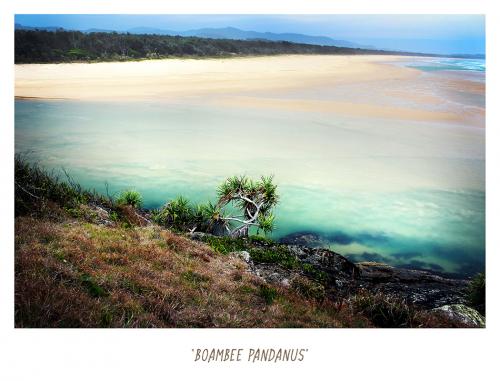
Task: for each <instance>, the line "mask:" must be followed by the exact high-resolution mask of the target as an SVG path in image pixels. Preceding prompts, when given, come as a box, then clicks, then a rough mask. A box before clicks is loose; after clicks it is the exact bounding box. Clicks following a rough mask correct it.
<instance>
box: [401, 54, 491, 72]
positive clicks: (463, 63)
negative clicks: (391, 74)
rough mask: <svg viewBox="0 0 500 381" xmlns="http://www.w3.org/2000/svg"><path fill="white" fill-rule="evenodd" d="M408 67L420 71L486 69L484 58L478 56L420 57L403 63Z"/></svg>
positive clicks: (475, 70) (482, 70)
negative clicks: (464, 57)
mask: <svg viewBox="0 0 500 381" xmlns="http://www.w3.org/2000/svg"><path fill="white" fill-rule="evenodd" d="M404 65H405V66H408V67H413V68H416V69H420V70H422V71H442V70H459V71H471V72H484V71H485V70H486V60H485V59H478V58H474V59H471V58H468V59H462V58H441V57H439V58H437V57H435V58H431V57H429V58H422V59H418V60H412V61H410V62H406V63H405V64H404Z"/></svg>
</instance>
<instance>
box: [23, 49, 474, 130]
mask: <svg viewBox="0 0 500 381" xmlns="http://www.w3.org/2000/svg"><path fill="white" fill-rule="evenodd" d="M404 59H408V57H397V56H306V55H305V56H301V55H297V56H273V57H250V58H226V59H167V60H152V61H138V62H110V63H92V64H86V63H72V64H32V65H16V68H15V73H16V84H15V95H16V97H17V98H45V99H72V100H92V101H99V100H102V101H114V100H116V101H142V100H146V101H148V100H154V101H162V100H164V101H167V102H190V103H191V102H198V103H203V104H212V105H214V106H228V107H246V108H257V109H260V108H271V109H277V110H301V111H312V112H321V113H336V114H343V115H359V116H366V117H376V118H390V119H403V120H428V121H447V122H455V123H460V124H474V125H479V126H481V125H482V124H484V108H483V109H481V107H475V108H473V109H470V108H469V109H467V110H465V111H464V108H463V107H461V105H457V104H450V102H448V99H445V98H443V96H442V95H443V94H442V91H441V90H443V91H449V90H450V89H451V90H453V88H457V89H460V91H461V92H463V91H465V92H470V93H471V94H473V95H474V94H476V95H477V94H479V95H480V94H481V93H484V83H482V84H481V83H478V82H475V81H469V80H464V79H463V78H462V77H458V78H457V77H452V76H449V77H446V78H444V77H437V78H432V81H430V80H429V78H427V77H426V76H425V75H423V74H422V72H420V71H419V70H417V69H413V68H408V67H404V66H402V65H399V66H398V65H396V64H394V63H396V62H399V61H402V60H404ZM430 82H432V83H430ZM440 92H441V94H440ZM478 115H479V116H480V117H478ZM481 115H483V117H482V118H481Z"/></svg>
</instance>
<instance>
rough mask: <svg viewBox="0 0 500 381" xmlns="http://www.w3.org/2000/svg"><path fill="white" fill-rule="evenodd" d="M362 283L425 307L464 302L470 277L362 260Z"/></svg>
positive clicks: (369, 287)
mask: <svg viewBox="0 0 500 381" xmlns="http://www.w3.org/2000/svg"><path fill="white" fill-rule="evenodd" d="M356 266H357V267H358V269H359V282H358V284H359V286H360V287H362V288H367V289H370V290H374V291H380V292H383V293H384V294H388V295H393V296H397V297H403V298H404V299H405V300H407V301H408V302H410V303H412V304H415V305H418V306H421V307H423V308H426V309H430V308H436V307H439V306H443V305H446V304H456V303H459V304H460V303H463V302H464V297H465V291H466V289H467V285H468V281H466V280H459V279H448V278H444V277H443V276H440V275H436V274H433V273H430V272H428V271H424V270H413V269H402V268H396V267H392V266H389V265H386V264H382V263H374V262H361V263H357V264H356Z"/></svg>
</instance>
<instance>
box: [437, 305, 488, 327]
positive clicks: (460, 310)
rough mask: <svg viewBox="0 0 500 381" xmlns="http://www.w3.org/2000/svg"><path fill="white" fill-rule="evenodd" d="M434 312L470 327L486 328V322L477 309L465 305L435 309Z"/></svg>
mask: <svg viewBox="0 0 500 381" xmlns="http://www.w3.org/2000/svg"><path fill="white" fill-rule="evenodd" d="M432 312H434V313H436V314H441V315H444V316H445V317H446V318H448V319H450V320H452V321H455V322H457V323H458V324H463V325H466V326H470V327H477V328H484V327H485V326H486V321H485V319H484V317H483V316H482V315H481V314H480V313H479V312H477V311H476V310H475V309H473V308H470V307H468V306H466V305H464V304H451V305H445V306H441V307H438V308H434V309H433V310H432Z"/></svg>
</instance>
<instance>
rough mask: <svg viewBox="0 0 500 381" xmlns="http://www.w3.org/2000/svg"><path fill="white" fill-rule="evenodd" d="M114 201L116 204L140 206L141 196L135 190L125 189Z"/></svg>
mask: <svg viewBox="0 0 500 381" xmlns="http://www.w3.org/2000/svg"><path fill="white" fill-rule="evenodd" d="M116 203H117V204H118V205H130V206H133V207H134V208H140V207H141V206H142V196H141V194H140V193H139V192H138V191H136V190H133V189H127V190H124V191H123V192H121V193H120V194H119V196H118V198H117V199H116Z"/></svg>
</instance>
